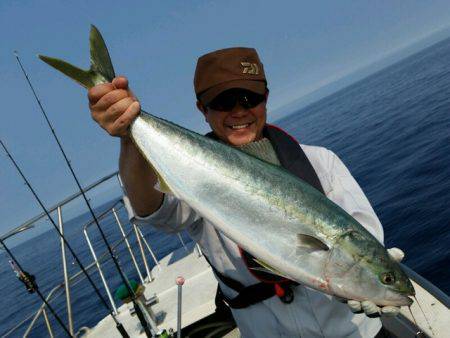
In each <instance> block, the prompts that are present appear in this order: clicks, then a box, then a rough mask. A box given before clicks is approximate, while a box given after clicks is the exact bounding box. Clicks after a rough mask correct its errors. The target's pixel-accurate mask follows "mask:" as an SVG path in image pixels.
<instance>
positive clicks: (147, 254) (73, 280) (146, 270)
mask: <svg viewBox="0 0 450 338" xmlns="http://www.w3.org/2000/svg"><path fill="white" fill-rule="evenodd" d="M113 178H117V182H118V184H121V182H120V179H119V176H118V173H117V172H115V173H112V174H110V175H108V176H105V177H103V178H102V179H100V180H98V181H97V182H95V183H93V184H91V185H90V186H88V187H87V188H85V189H84V191H85V192H88V191H91V190H92V189H94V188H96V187H98V186H99V185H101V184H103V183H105V182H107V181H110V180H111V179H113ZM80 195H81V193H76V194H74V195H72V196H69V197H68V198H66V199H64V200H62V201H61V202H59V203H57V204H56V205H55V206H53V207H52V208H50V209H49V212H55V211H56V213H57V215H58V222H57V223H58V226H59V230H60V232H61V233H62V234H64V220H63V217H62V214H63V213H62V211H63V208H64V207H65V206H66V205H67V204H68V203H70V202H72V201H73V200H75V199H76V198H77V197H78V196H80ZM123 208H124V203H123V200H122V199H118V200H117V201H115V202H114V203H113V204H112V206H110V207H108V208H107V210H105V211H104V212H102V213H101V214H100V215H96V216H97V218H98V220H99V221H100V224H101V225H103V224H102V222H105V221H106V219H108V218H109V219H111V218H112V220H113V221H112V223H110V224H109V226H111V225H112V224H114V223H115V224H116V225H117V230H118V231H119V232H120V237H119V239H118V240H116V241H115V242H114V243H112V245H111V249H112V251H113V252H114V255H118V250H117V247H118V246H119V245H121V244H124V245H125V247H126V252H127V253H128V254H129V255H130V257H131V261H132V263H133V267H134V271H135V272H136V274H137V276H138V278H139V280H140V282H141V283H142V284H144V283H146V282H151V281H153V279H154V277H153V276H152V273H151V268H150V265H149V262H148V258H150V259H151V260H152V261H153V263H154V266H156V267H157V268H158V269H161V265H160V263H159V261H158V259H157V256H156V255H155V253H154V251H153V250H152V248H151V246H150V244H149V243H148V241H147V239H146V238H145V236H144V235H143V233H142V231H141V229H140V228H139V227H138V226H137V225H136V224H133V223H130V222H128V219H127V220H126V223H127V224H125V222H124V221H123V220H121V219H120V217H119V213H120V211H121V210H122V209H123ZM45 217H46V214H45V213H41V214H39V215H37V216H35V217H33V218H32V219H30V220H29V221H27V222H25V223H23V224H22V225H20V226H18V227H16V228H15V229H13V230H12V231H9V232H8V233H6V234H5V235H3V236H2V239H3V240H5V239H7V238H11V237H13V236H15V235H17V234H19V233H21V232H23V231H26V230H28V229H31V228H33V227H34V226H35V224H36V223H37V222H38V221H40V220H41V219H44V218H45ZM122 218H123V217H122ZM93 224H94V220H92V221H90V222H88V223H87V224H85V225H84V226H83V227H82V231H83V234H84V236H85V239H86V241H87V245H88V247H89V251H90V254H91V256H92V261H91V262H90V263H89V264H87V265H86V266H85V269H86V271H88V272H90V271H97V272H98V273H99V276H100V279H101V281H102V284H103V288H104V290H105V292H106V294H107V297H108V299H109V302H110V304H111V309H112V311H113V312H114V314H117V313H118V308H117V304H116V302H115V300H114V297H113V295H112V293H111V287H110V285H109V284H110V283H109V282H108V276H106V275H105V271H104V264H105V263H106V262H107V261H108V260H109V259H111V256H110V255H109V253H108V252H107V251H106V250H104V251H103V252H97V251H99V250H97V251H96V250H95V248H94V245H93V238H92V235H93V231H94V229H91V227H92V225H93ZM126 225H128V228H129V229H126V228H127V226H126ZM132 238H134V242H136V243H137V247H138V248H137V249H136V248H133V245H132V243H131V242H130V241H131V239H132ZM178 238H179V240H180V242H181V245H182V246H183V247H184V248H185V249H186V250H187V247H186V243H185V242H184V241H183V238H182V236H181V235H180V234H178ZM60 247H61V260H62V270H63V276H64V280H63V282H62V283H59V284H58V285H56V286H55V287H54V288H53V289H51V290H50V292H48V294H47V295H46V301H47V302H49V303H51V302H52V301H54V300H55V299H56V298H57V297H60V296H61V295H65V297H66V301H65V305H66V311H67V323H68V326H67V327H68V329H69V332H70V333H71V334H72V335H75V328H74V324H73V313H72V301H71V297H70V295H71V288H72V287H74V286H75V285H76V284H77V283H78V282H80V281H81V280H83V279H84V278H85V275H84V274H83V273H82V271H81V270H79V271H77V272H76V273H74V274H72V275H69V273H68V265H67V257H66V246H65V244H64V241H63V239H62V238H61V239H60ZM136 250H137V251H138V255H140V257H141V260H142V262H143V269H142V268H141V267H139V264H138V261H137V257H136V256H137V255H136V253H135V251H136ZM196 250H197V252H198V254H199V256H200V255H201V251H200V248H199V247H196ZM116 257H117V256H116ZM118 258H119V257H118ZM41 317H43V319H44V322H45V324H46V327H47V330H48V334H49V336H50V337H53V336H54V330H53V328H52V325H51V321H50V320H49V316H48V314H47V310H46V305H45V303H44V302H42V304H41V305H40V306H39V308H38V309H37V311H35V312H33V313H31V314H29V315H27V316H26V318H24V319H23V320H22V321H20V322H19V323H17V324H16V325H15V326H14V327H12V328H11V329H9V330H8V331H7V332H6V333H4V334H3V335H2V337H7V336H11V335H12V334H14V333H16V334H17V331H18V330H19V329H20V328H21V327H23V326H24V325H25V324H26V323H28V322H29V324H28V327H27V329H26V330H25V332H24V334H23V336H24V337H27V336H28V335H29V334H30V332H31V331H32V329H33V328H34V327H35V325H36V323H38V319H40V318H41Z"/></svg>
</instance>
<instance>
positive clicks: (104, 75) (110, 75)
mask: <svg viewBox="0 0 450 338" xmlns="http://www.w3.org/2000/svg"><path fill="white" fill-rule="evenodd" d="M89 45H90V51H91V67H90V68H89V70H84V69H81V68H78V67H76V66H74V65H72V64H70V63H68V62H66V61H64V60H61V59H57V58H53V57H49V56H45V55H38V57H39V58H40V59H41V60H42V61H44V62H45V63H47V64H48V65H50V66H52V67H53V68H55V69H57V70H59V71H60V72H61V73H63V74H64V75H66V76H68V77H70V78H71V79H72V80H75V81H76V82H78V83H79V84H80V85H82V86H83V87H85V88H91V87H94V86H95V85H97V84H100V83H106V82H111V81H112V80H113V79H114V77H115V74H114V67H113V65H112V62H111V58H110V56H109V52H108V48H107V47H106V44H105V41H104V40H103V37H102V35H101V34H100V32H99V30H98V29H97V27H95V26H94V25H91V31H90V34H89Z"/></svg>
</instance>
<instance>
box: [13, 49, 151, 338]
mask: <svg viewBox="0 0 450 338" xmlns="http://www.w3.org/2000/svg"><path fill="white" fill-rule="evenodd" d="M14 55H15V57H16V60H17V62H18V64H19V66H20V69H21V70H22V73H23V75H24V76H25V78H26V80H27V82H28V85H29V86H30V89H31V91H32V92H33V96H34V98H35V99H36V101H37V103H38V105H39V108H40V110H41V113H42V115H43V116H44V118H45V121H46V122H47V125H48V127H49V128H50V130H51V132H52V134H53V137H54V139H55V141H56V143H57V144H58V147H59V150H60V152H61V154H62V155H63V157H64V160H65V162H66V164H67V166H68V168H69V171H70V173H71V175H72V177H73V179H74V180H75V182H76V184H77V186H78V189H79V190H80V193H81V195H82V196H83V199H84V201H85V203H86V206H87V207H88V209H89V213H90V214H91V216H92V218H93V219H94V223H95V225H96V226H97V229H98V231H99V232H100V235H101V237H102V239H103V242H104V243H105V245H106V248H107V249H108V252H109V254H110V256H111V259H112V261H113V262H114V265H115V267H116V269H117V271H118V272H119V275H120V278H121V279H122V282H123V284H124V285H125V287H126V288H127V291H128V294H129V295H130V297H131V300H132V302H133V306H134V308H135V311H136V314H137V316H138V318H139V321H140V322H141V325H142V327H143V329H144V331H145V333H146V335H147V337H152V336H153V334H152V333H151V331H150V329H149V327H148V323H147V321H146V320H145V317H144V314H143V313H142V310H141V309H140V307H139V305H138V304H137V303H136V294H135V293H134V290H133V288H132V287H131V285H130V283H129V281H128V279H127V278H126V277H125V275H124V273H123V271H122V269H121V268H120V266H119V262H118V261H117V258H116V257H115V255H114V253H113V252H112V249H111V246H110V244H109V242H108V240H107V239H106V236H105V233H104V232H103V229H102V228H101V226H100V222H99V221H98V218H97V216H95V213H94V211H93V209H92V207H91V204H90V203H89V201H88V199H87V197H86V194H85V193H84V190H83V188H82V187H81V184H80V181H79V180H78V177H77V175H76V174H75V171H74V170H73V168H72V165H71V164H70V161H69V159H68V157H67V155H66V152H65V151H64V149H63V147H62V145H61V142H60V141H59V138H58V136H57V135H56V132H55V130H54V128H53V125H52V123H51V122H50V120H49V118H48V116H47V113H46V112H45V109H44V107H43V106H42V104H41V101H40V100H39V98H38V96H37V94H36V91H35V90H34V87H33V85H32V84H31V81H30V79H29V77H28V74H27V72H26V71H25V68H24V67H23V65H22V62H21V61H20V58H19V54H18V52H17V51H15V52H14Z"/></svg>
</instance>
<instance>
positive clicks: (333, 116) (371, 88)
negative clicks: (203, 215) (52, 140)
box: [0, 39, 450, 337]
mask: <svg viewBox="0 0 450 338" xmlns="http://www.w3.org/2000/svg"><path fill="white" fill-rule="evenodd" d="M448 55H450V39H448V40H444V41H442V42H440V43H438V44H436V45H433V46H432V47H429V48H427V49H426V50H423V51H421V52H419V53H417V54H415V55H413V56H410V57H408V58H407V59H404V60H402V61H400V62H398V63H396V64H394V65H392V66H390V67H388V68H385V69H383V70H382V71H379V72H377V73H375V74H373V75H371V76H369V77H367V78H365V79H363V80H361V81H359V82H357V83H354V84H353V85H351V86H349V87H347V88H344V89H342V90H340V91H338V92H336V93H334V94H332V95H330V96H328V97H326V98H323V99H321V100H320V101H318V102H316V103H313V104H311V105H309V106H307V107H304V108H301V109H299V110H298V111H296V112H294V113H293V114H291V115H289V116H288V117H286V118H284V119H282V120H280V121H278V122H277V123H276V124H278V125H280V126H281V127H283V128H284V129H286V130H287V131H288V132H290V133H291V134H292V135H293V136H295V137H296V138H297V139H298V140H299V141H300V142H301V143H305V144H314V145H320V146H324V147H327V148H329V149H331V150H333V151H334V152H335V153H336V154H338V156H339V157H340V158H341V159H342V160H343V161H344V163H345V164H346V165H347V166H348V168H349V169H350V171H351V172H352V174H353V175H354V177H355V178H356V180H357V181H358V182H359V184H360V185H361V187H362V189H363V190H364V192H365V193H366V195H367V197H368V198H369V200H370V202H371V203H372V205H373V207H374V209H375V211H376V213H377V214H378V216H379V218H380V220H381V222H382V224H383V226H384V230H385V238H386V240H385V242H386V246H387V247H392V246H396V247H399V248H402V249H403V250H404V251H405V252H406V259H405V262H406V264H407V265H408V266H409V267H411V268H413V269H414V270H415V271H416V272H418V273H419V274H421V275H422V276H424V277H425V278H427V279H429V280H430V281H431V282H433V283H434V284H435V285H437V286H438V287H440V288H441V289H442V290H443V291H444V292H446V293H447V294H450V268H449V267H450V266H449V263H450V250H449V247H450V210H449V202H448V201H449V200H450V58H448ZM120 215H121V219H122V220H123V221H124V222H125V220H126V215H125V213H124V211H123V209H122V210H121V212H120ZM88 219H89V216H88V215H81V216H80V217H78V218H77V219H74V220H72V221H70V222H67V224H66V230H65V231H66V234H67V237H68V240H69V241H70V242H71V243H72V245H73V247H74V249H75V251H76V252H77V253H78V254H79V255H80V257H81V260H82V261H83V263H88V262H89V261H90V253H89V252H88V248H87V245H86V242H85V240H84V237H82V235H81V232H80V229H81V225H82V224H85V223H86V222H87V221H88ZM102 224H103V228H104V229H105V230H106V233H107V236H108V239H109V240H110V241H112V242H114V241H115V240H117V239H118V238H119V237H118V231H116V230H117V226H116V225H115V224H114V221H113V220H112V219H111V218H108V219H105V220H104V221H103V222H102ZM126 227H127V229H128V230H129V229H130V228H129V225H127V226H126ZM91 233H92V236H93V238H94V246H95V247H96V248H97V249H100V248H101V247H103V246H102V243H101V241H100V237H99V236H98V233H97V232H96V231H94V230H91ZM145 235H146V238H148V240H149V242H150V245H152V247H153V249H154V250H155V251H156V253H157V256H158V257H163V256H165V255H166V254H167V253H168V252H170V251H171V250H173V249H174V248H177V247H179V246H180V244H179V241H178V240H177V238H176V237H175V236H174V235H168V234H162V233H158V232H156V231H154V230H153V229H150V228H149V229H145ZM185 240H187V241H188V240H189V239H188V238H187V237H186V236H185ZM103 248H104V247H103ZM13 251H14V253H15V254H16V255H17V258H18V259H19V261H20V262H21V263H22V264H23V266H24V268H25V269H26V270H28V271H29V272H32V273H33V274H35V275H36V277H37V280H38V283H39V285H40V286H41V290H42V291H43V293H44V294H47V293H48V292H49V291H50V289H51V288H53V287H54V286H55V285H57V283H58V282H60V281H61V280H62V269H61V264H60V261H59V260H60V247H59V239H58V236H57V235H56V234H55V233H54V232H47V233H44V234H42V235H40V236H38V237H36V238H35V239H33V240H31V241H28V242H26V243H24V244H21V245H19V246H18V247H16V248H14V250H13ZM116 251H117V255H118V256H119V257H120V265H121V266H122V267H123V269H124V270H125V272H126V273H127V274H128V275H130V276H131V277H135V278H136V277H137V276H136V273H135V272H134V271H133V267H132V264H131V260H130V257H129V256H128V255H126V253H125V248H124V247H123V246H120V247H118V248H117V249H116ZM138 260H139V263H140V266H142V262H141V260H140V259H138ZM70 269H71V271H75V266H74V265H73V264H71V265H70ZM104 269H105V271H106V273H107V275H109V276H112V277H111V288H112V289H113V290H114V289H115V288H117V287H118V286H119V284H120V278H119V276H118V274H117V273H116V272H115V271H114V269H113V266H112V263H111V261H108V262H107V263H105V265H104ZM92 277H93V279H94V280H95V281H96V282H97V284H98V285H99V286H100V280H99V277H98V274H96V273H94V274H92ZM102 292H103V291H102ZM103 293H104V292H103ZM104 296H105V295H104ZM0 297H1V304H2V309H3V311H2V312H0V334H4V333H5V332H7V331H8V330H9V329H10V328H11V327H12V326H14V324H16V323H18V322H19V321H21V320H22V319H23V318H25V317H26V316H27V315H28V314H30V313H32V312H33V311H36V309H37V307H38V305H39V304H40V301H39V299H38V298H37V297H36V296H35V295H29V294H27V293H26V292H25V289H24V287H23V286H22V284H21V283H20V282H19V281H18V280H17V279H16V278H15V276H14V275H13V273H12V272H11V269H10V267H9V266H8V263H7V258H6V256H5V255H4V254H3V253H2V254H0ZM105 297H106V296H105ZM72 300H73V303H74V309H73V312H74V314H75V315H74V317H75V327H76V328H79V327H80V326H93V325H95V323H96V322H98V320H100V319H101V318H103V317H104V316H105V315H106V314H107V312H106V310H105V309H104V308H103V307H102V306H101V304H100V302H99V301H98V300H97V298H96V296H95V294H94V292H93V290H92V288H91V287H90V286H89V284H88V283H87V282H86V281H85V280H83V281H81V282H79V283H78V284H77V285H76V286H74V288H73V291H72ZM52 304H53V305H54V306H55V308H56V309H57V310H58V313H59V314H60V315H61V317H62V318H63V319H64V320H65V318H66V314H65V311H64V297H63V296H61V297H59V298H57V299H56V301H55V302H54V303H52ZM52 322H54V320H52ZM53 327H54V329H55V334H56V335H57V336H59V335H62V330H61V329H60V328H59V326H58V324H57V323H55V324H54V325H53ZM24 329H25V327H22V328H21V329H20V330H18V331H16V332H15V334H14V335H13V336H21V335H22V333H23V330H24ZM45 334H46V329H45V325H44V323H43V321H42V319H40V320H39V322H38V325H37V326H36V328H35V329H34V330H33V331H32V334H31V337H39V336H43V335H45Z"/></svg>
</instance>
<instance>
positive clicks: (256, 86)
mask: <svg viewBox="0 0 450 338" xmlns="http://www.w3.org/2000/svg"><path fill="white" fill-rule="evenodd" d="M233 88H241V89H247V90H250V91H252V92H254V93H257V94H261V95H262V94H265V93H266V83H265V81H252V80H232V81H227V82H224V83H221V84H218V85H216V86H214V87H212V88H209V89H208V90H206V91H205V92H204V93H202V94H201V95H200V96H199V100H200V102H201V103H202V104H204V105H205V106H207V105H208V104H209V103H211V101H212V100H214V98H215V97H216V96H217V95H219V94H220V93H222V92H224V91H225V90H228V89H233Z"/></svg>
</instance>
